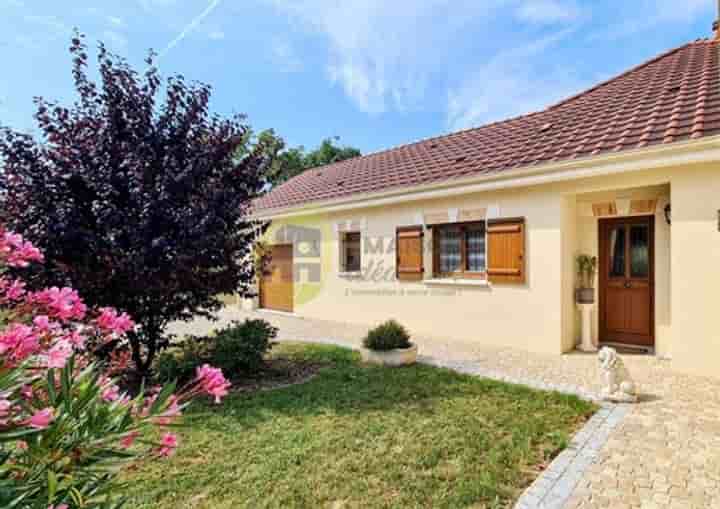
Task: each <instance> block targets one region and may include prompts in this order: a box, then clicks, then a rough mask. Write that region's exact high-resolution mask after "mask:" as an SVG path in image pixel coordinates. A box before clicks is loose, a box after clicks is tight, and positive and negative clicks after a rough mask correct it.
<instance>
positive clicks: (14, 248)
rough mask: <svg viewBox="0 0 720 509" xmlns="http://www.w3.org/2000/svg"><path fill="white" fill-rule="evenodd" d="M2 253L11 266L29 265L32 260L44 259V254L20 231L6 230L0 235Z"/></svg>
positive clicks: (0, 250) (0, 251) (39, 260)
mask: <svg viewBox="0 0 720 509" xmlns="http://www.w3.org/2000/svg"><path fill="white" fill-rule="evenodd" d="M0 253H1V254H2V255H4V257H5V263H7V264H8V265H9V266H11V267H27V266H28V265H29V264H30V262H41V261H43V255H42V253H41V252H40V250H39V249H38V248H36V247H35V246H33V245H32V243H30V242H28V241H26V240H24V239H23V237H22V235H20V234H18V233H11V232H5V233H4V234H3V235H2V237H0Z"/></svg>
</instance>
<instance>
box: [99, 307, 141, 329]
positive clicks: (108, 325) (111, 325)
mask: <svg viewBox="0 0 720 509" xmlns="http://www.w3.org/2000/svg"><path fill="white" fill-rule="evenodd" d="M95 322H96V323H97V325H98V327H100V329H102V330H103V331H104V332H106V333H114V334H117V335H119V336H122V335H123V334H125V333H126V332H127V331H129V330H130V329H132V328H133V327H135V322H133V321H132V319H131V318H130V316H129V315H128V314H127V313H122V314H121V315H118V312H117V311H116V310H115V309H113V308H100V316H98V317H97V320H95Z"/></svg>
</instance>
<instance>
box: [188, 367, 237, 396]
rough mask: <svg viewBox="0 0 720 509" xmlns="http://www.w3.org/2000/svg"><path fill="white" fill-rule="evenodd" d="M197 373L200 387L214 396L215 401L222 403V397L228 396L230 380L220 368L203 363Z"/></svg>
mask: <svg viewBox="0 0 720 509" xmlns="http://www.w3.org/2000/svg"><path fill="white" fill-rule="evenodd" d="M196 373H197V379H196V380H197V382H198V385H199V386H200V389H201V390H202V391H203V392H204V393H206V394H209V395H210V396H214V397H215V403H220V399H221V398H222V397H224V396H227V394H228V389H229V388H230V382H228V381H227V379H225V377H224V376H223V373H222V371H221V370H220V369H218V368H213V367H211V366H210V365H208V364H203V366H201V367H199V368H197V372H196Z"/></svg>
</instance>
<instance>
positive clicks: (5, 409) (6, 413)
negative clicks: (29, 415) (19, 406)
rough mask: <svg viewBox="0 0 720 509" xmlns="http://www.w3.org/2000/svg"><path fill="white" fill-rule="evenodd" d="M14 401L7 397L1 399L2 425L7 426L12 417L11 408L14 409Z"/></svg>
mask: <svg viewBox="0 0 720 509" xmlns="http://www.w3.org/2000/svg"><path fill="white" fill-rule="evenodd" d="M12 406H13V405H12V403H10V402H9V401H8V400H6V399H2V400H0V425H2V426H5V425H7V422H8V417H10V410H11V409H12Z"/></svg>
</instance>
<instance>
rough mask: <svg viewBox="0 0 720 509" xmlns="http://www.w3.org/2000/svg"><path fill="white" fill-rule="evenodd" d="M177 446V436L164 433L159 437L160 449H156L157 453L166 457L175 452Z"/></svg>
mask: <svg viewBox="0 0 720 509" xmlns="http://www.w3.org/2000/svg"><path fill="white" fill-rule="evenodd" d="M177 446H178V439H177V436H176V435H174V434H172V433H165V434H164V435H163V436H162V438H161V439H160V449H159V450H158V454H159V455H160V456H164V457H168V456H170V455H172V453H173V452H175V449H176V448H177Z"/></svg>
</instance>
